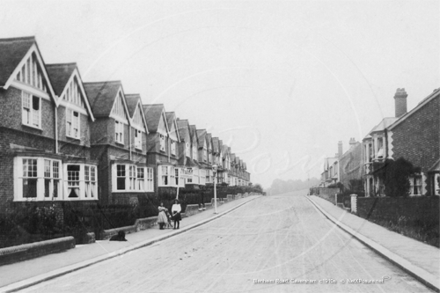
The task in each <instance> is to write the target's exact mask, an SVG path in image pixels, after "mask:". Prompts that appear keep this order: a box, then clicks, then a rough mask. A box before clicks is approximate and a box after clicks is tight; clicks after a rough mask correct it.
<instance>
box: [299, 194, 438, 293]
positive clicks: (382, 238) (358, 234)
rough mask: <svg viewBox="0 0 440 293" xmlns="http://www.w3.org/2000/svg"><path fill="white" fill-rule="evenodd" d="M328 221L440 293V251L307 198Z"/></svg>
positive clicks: (315, 197)
mask: <svg viewBox="0 0 440 293" xmlns="http://www.w3.org/2000/svg"><path fill="white" fill-rule="evenodd" d="M307 198H308V199H309V200H310V201H311V202H312V203H313V204H314V205H315V207H316V208H317V209H318V210H319V211H320V212H321V213H323V214H324V216H326V217H327V218H328V219H329V220H330V221H332V222H333V223H335V224H336V225H337V226H339V227H340V228H342V229H343V230H345V231H346V232H348V233H349V234H351V235H352V236H353V237H355V238H356V239H358V240H360V241H361V242H362V243H364V244H365V245H367V246H368V247H370V248H371V249H372V250H374V251H375V252H376V253H378V254H380V255H382V256H383V257H384V258H386V259H388V260H389V261H391V262H392V263H394V264H395V265H397V266H399V267H400V268H402V269H403V270H404V271H406V272H407V273H409V274H410V275H412V276H413V277H415V278H416V279H418V280H419V281H421V282H422V283H424V284H425V285H426V286H428V287H430V288H431V289H433V290H435V291H437V292H440V249H438V248H437V247H434V246H431V245H428V244H425V243H423V242H420V241H417V240H414V239H411V238H408V237H406V236H403V235H400V234H399V233H396V232H393V231H390V230H388V229H386V228H384V227H382V226H379V225H377V224H374V223H372V222H369V221H368V220H366V219H364V218H361V217H358V216H356V215H354V214H351V213H350V212H348V211H346V210H345V209H342V208H340V207H337V206H335V205H334V204H333V203H331V202H329V201H327V200H325V199H322V198H320V197H317V196H307Z"/></svg>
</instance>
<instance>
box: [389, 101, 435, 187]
mask: <svg viewBox="0 0 440 293" xmlns="http://www.w3.org/2000/svg"><path fill="white" fill-rule="evenodd" d="M392 139H393V140H392V141H393V142H392V144H393V158H394V159H395V160H396V159H398V158H400V157H403V158H404V159H406V160H407V161H409V162H411V163H412V164H413V165H414V167H420V168H421V169H422V172H423V173H424V174H425V175H426V174H427V172H428V171H429V169H430V168H431V167H432V166H433V165H434V164H435V162H437V161H438V160H439V158H440V97H439V96H437V97H436V98H434V99H432V100H431V101H430V102H429V103H427V104H426V105H424V106H423V107H421V108H420V109H419V110H418V111H416V112H414V113H413V114H412V115H411V116H409V117H408V118H406V119H405V120H404V121H403V122H401V123H400V124H399V125H397V126H396V127H395V128H393V129H392ZM430 180H431V177H430V176H427V177H426V181H425V184H426V186H428V188H427V193H428V194H430V193H431V192H432V190H431V188H429V186H431V184H432V183H431V182H430Z"/></svg>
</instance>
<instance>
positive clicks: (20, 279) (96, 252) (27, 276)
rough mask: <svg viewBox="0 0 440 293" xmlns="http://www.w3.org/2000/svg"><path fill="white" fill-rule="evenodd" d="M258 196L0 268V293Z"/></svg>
mask: <svg viewBox="0 0 440 293" xmlns="http://www.w3.org/2000/svg"><path fill="white" fill-rule="evenodd" d="M258 197H259V196H257V195H252V196H248V197H245V198H240V199H236V200H233V201H230V202H227V203H224V204H222V205H219V206H218V207H217V213H214V209H213V208H209V209H206V210H205V211H203V212H200V213H198V214H195V215H192V216H190V217H186V218H183V220H182V221H181V222H180V229H178V230H174V229H172V228H168V229H164V230H159V228H158V226H155V227H153V228H151V229H147V230H143V231H140V232H137V233H131V234H127V235H126V237H125V238H126V239H127V241H109V240H102V241H99V240H98V241H97V242H96V243H92V244H85V245H76V247H75V248H73V249H70V250H67V251H64V252H60V253H54V254H49V255H46V256H42V257H38V258H35V259H31V260H26V261H22V262H17V263H14V264H9V265H4V266H0V276H1V277H0V292H15V291H18V290H22V289H24V288H27V287H30V286H33V285H36V284H38V283H41V282H44V281H47V280H50V279H53V278H56V277H59V276H62V275H65V274H68V273H70V272H74V271H77V270H79V269H82V268H85V267H88V266H91V265H93V264H96V263H99V262H102V261H105V260H107V259H111V258H114V257H118V256H121V255H123V254H126V253H130V252H131V251H133V250H136V249H139V248H142V247H145V246H148V245H151V244H153V243H155V242H158V241H161V240H164V239H167V238H170V237H173V236H175V235H178V234H181V233H184V232H186V231H188V230H190V229H194V228H196V227H198V226H200V225H203V224H205V223H208V222H210V221H213V220H215V219H217V218H219V217H221V216H223V215H225V214H227V213H229V212H231V211H233V210H235V209H237V208H239V207H240V206H242V205H244V204H246V203H248V202H249V201H252V200H254V199H256V198H258Z"/></svg>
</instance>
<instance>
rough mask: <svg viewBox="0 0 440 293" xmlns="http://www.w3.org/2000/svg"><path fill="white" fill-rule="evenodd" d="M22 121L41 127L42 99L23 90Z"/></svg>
mask: <svg viewBox="0 0 440 293" xmlns="http://www.w3.org/2000/svg"><path fill="white" fill-rule="evenodd" d="M22 105H23V108H22V110H23V112H22V122H23V124H25V125H28V126H32V127H38V128H40V127H41V121H40V118H41V99H40V98H39V97H36V96H33V95H31V94H29V93H26V92H22Z"/></svg>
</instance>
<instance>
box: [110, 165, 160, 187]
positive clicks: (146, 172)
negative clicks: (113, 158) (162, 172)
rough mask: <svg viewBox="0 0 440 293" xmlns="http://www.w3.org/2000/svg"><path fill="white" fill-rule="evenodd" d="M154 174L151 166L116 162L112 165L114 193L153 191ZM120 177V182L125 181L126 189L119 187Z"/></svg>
mask: <svg viewBox="0 0 440 293" xmlns="http://www.w3.org/2000/svg"><path fill="white" fill-rule="evenodd" d="M122 167H123V169H122ZM140 170H142V171H140ZM153 174H154V173H153V168H151V167H146V166H138V165H136V164H129V163H117V162H115V163H113V165H112V178H113V179H112V185H113V186H112V193H124V192H130V193H131V192H150V191H153V190H154V177H152V176H153ZM118 179H120V182H124V189H119V188H118Z"/></svg>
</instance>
